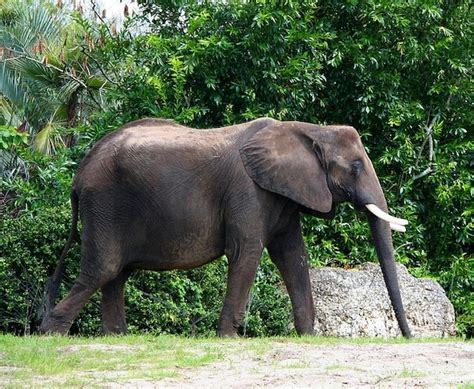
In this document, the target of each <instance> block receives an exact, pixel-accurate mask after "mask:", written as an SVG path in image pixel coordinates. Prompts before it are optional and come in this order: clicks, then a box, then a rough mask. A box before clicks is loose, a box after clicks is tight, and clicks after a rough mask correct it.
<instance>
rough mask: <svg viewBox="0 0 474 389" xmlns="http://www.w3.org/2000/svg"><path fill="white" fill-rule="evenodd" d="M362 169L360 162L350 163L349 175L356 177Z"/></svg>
mask: <svg viewBox="0 0 474 389" xmlns="http://www.w3.org/2000/svg"><path fill="white" fill-rule="evenodd" d="M362 167H363V165H362V161H359V160H357V161H354V162H352V164H351V173H352V174H353V175H354V176H356V177H357V176H358V175H359V174H360V172H361V171H362Z"/></svg>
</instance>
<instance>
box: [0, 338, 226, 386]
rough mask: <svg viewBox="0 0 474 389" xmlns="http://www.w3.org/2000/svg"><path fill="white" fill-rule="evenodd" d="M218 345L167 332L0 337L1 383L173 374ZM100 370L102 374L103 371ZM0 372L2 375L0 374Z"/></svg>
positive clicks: (203, 359) (74, 382)
mask: <svg viewBox="0 0 474 389" xmlns="http://www.w3.org/2000/svg"><path fill="white" fill-rule="evenodd" d="M222 347H223V345H222V344H220V345H217V344H216V345H214V344H213V342H212V341H210V342H206V344H203V342H202V341H197V340H195V339H186V338H180V337H172V336H160V337H153V336H146V335H145V336H125V337H100V338H80V337H59V336H58V337H55V336H51V337H37V336H29V337H15V336H11V335H3V336H0V350H1V351H0V367H1V370H0V387H1V386H3V385H2V384H4V383H5V381H6V383H7V384H8V385H11V386H12V387H16V386H17V385H18V384H20V383H21V384H22V385H25V384H33V383H35V385H38V384H40V385H42V384H44V385H45V386H50V385H53V386H54V384H56V383H57V384H58V385H59V384H61V383H65V384H67V385H68V386H81V385H84V384H88V385H90V384H97V385H100V384H101V383H103V382H106V381H107V380H109V379H111V377H112V376H113V380H114V381H127V380H131V379H132V380H133V379H137V378H140V379H153V380H157V379H160V378H164V377H174V376H176V375H177V374H178V371H179V369H181V368H192V367H197V366H202V365H205V364H208V363H211V362H214V361H216V360H219V359H220V358H221V357H222V356H223V352H222ZM104 372H105V374H104ZM2 375H3V377H2Z"/></svg>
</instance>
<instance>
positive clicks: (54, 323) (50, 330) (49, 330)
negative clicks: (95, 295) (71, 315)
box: [39, 318, 72, 335]
mask: <svg viewBox="0 0 474 389" xmlns="http://www.w3.org/2000/svg"><path fill="white" fill-rule="evenodd" d="M71 325H72V323H67V322H66V323H65V322H64V321H60V320H55V319H52V318H45V319H43V321H42V323H41V326H40V328H39V333H40V334H42V335H67V334H68V332H69V329H70V328H71Z"/></svg>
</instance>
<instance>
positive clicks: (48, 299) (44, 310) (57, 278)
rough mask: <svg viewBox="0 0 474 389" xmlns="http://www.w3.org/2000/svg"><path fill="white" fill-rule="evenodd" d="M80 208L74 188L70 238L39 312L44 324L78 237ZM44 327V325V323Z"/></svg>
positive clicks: (47, 285)
mask: <svg viewBox="0 0 474 389" xmlns="http://www.w3.org/2000/svg"><path fill="white" fill-rule="evenodd" d="M78 209H79V197H78V196H77V193H76V192H75V191H74V189H73V190H72V192H71V210H72V221H71V229H70V231H69V238H68V240H67V242H66V244H65V245H64V248H63V251H62V253H61V256H60V257H59V261H58V264H57V265H56V269H55V270H54V273H53V275H52V276H51V277H49V279H48V281H47V282H46V286H45V293H44V297H43V304H42V307H41V312H40V313H39V315H38V316H39V317H41V318H42V321H43V324H44V323H45V321H46V320H48V317H49V314H50V312H51V311H52V310H53V308H54V306H55V304H54V302H55V301H56V299H57V297H58V294H59V286H60V285H61V280H62V278H63V275H64V270H65V267H66V264H65V261H64V260H65V258H66V255H67V253H68V251H69V248H70V247H71V245H72V244H73V243H74V241H75V240H76V237H77V220H78ZM42 327H43V325H42Z"/></svg>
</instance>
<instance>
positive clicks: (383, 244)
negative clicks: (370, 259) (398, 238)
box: [367, 199, 412, 338]
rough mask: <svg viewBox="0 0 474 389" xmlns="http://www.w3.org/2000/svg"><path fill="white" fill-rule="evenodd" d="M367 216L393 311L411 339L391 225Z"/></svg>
mask: <svg viewBox="0 0 474 389" xmlns="http://www.w3.org/2000/svg"><path fill="white" fill-rule="evenodd" d="M381 205H382V204H381ZM383 208H385V209H386V204H385V199H384V200H383ZM367 215H368V218H369V225H370V230H371V232H372V238H373V240H374V244H375V249H376V251H377V255H378V258H379V261H380V267H381V268H382V274H383V278H384V280H385V285H386V286H387V290H388V295H389V296H390V301H391V303H392V307H393V310H394V311H395V316H396V318H397V321H398V325H399V327H400V330H401V332H402V334H403V336H404V337H406V338H411V337H412V335H411V331H410V328H409V326H408V322H407V318H406V315H405V310H404V308H403V303H402V298H401V295H400V288H399V285H398V279H397V270H396V267H395V260H394V252H393V244H392V233H391V230H390V223H389V222H387V221H385V220H382V219H380V218H379V217H377V216H375V215H374V214H373V213H371V212H367Z"/></svg>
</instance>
